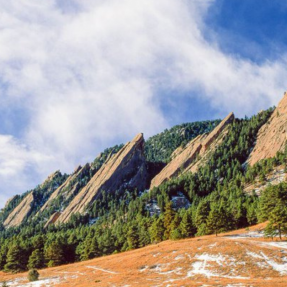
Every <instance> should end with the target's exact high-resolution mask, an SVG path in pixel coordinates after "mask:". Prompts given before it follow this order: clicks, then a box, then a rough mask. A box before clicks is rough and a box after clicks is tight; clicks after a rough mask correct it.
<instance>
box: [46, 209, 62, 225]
mask: <svg viewBox="0 0 287 287" xmlns="http://www.w3.org/2000/svg"><path fill="white" fill-rule="evenodd" d="M60 215H61V212H58V211H57V212H55V213H53V214H52V216H51V217H50V218H49V220H48V221H47V222H46V224H45V226H44V228H47V227H48V226H49V225H51V224H54V223H55V222H56V221H57V219H58V218H59V216H60Z"/></svg>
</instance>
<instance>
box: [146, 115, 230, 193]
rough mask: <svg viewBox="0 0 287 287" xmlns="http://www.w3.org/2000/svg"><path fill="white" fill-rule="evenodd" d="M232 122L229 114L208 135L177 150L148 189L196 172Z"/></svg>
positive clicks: (199, 137)
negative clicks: (181, 174) (184, 173)
mask: <svg viewBox="0 0 287 287" xmlns="http://www.w3.org/2000/svg"><path fill="white" fill-rule="evenodd" d="M233 120H234V114H233V113H230V114H229V115H228V116H227V117H226V118H225V119H224V120H222V121H221V123H220V124H219V125H218V126H217V127H216V128H215V129H214V130H213V131H212V132H211V133H210V134H203V135H199V136H198V137H196V138H195V139H193V140H192V141H191V142H189V143H188V144H187V145H186V147H185V148H184V149H183V148H181V147H180V148H178V149H176V150H175V151H174V153H173V154H172V160H171V162H169V163H168V164H167V165H166V166H165V168H164V169H163V170H162V171H161V172H160V173H159V174H158V175H157V176H155V177H154V179H153V180H152V182H151V186H150V189H152V188H154V187H156V186H159V185H160V184H162V183H164V182H165V181H167V180H169V179H170V178H173V177H176V176H177V175H178V174H179V173H180V172H191V171H192V172H196V170H197V169H198V167H199V166H200V164H201V163H202V162H203V161H204V160H205V159H206V157H207V154H208V151H209V150H210V149H211V148H212V150H213V149H214V148H216V146H218V145H219V144H220V143H221V142H222V140H223V138H224V135H226V131H227V126H228V125H229V124H230V123H231V122H232V121H233Z"/></svg>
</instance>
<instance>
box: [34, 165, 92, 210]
mask: <svg viewBox="0 0 287 287" xmlns="http://www.w3.org/2000/svg"><path fill="white" fill-rule="evenodd" d="M89 171H90V165H89V164H88V163H87V164H86V165H85V166H83V167H81V166H78V167H77V168H76V169H75V171H74V172H73V173H72V174H71V175H70V176H69V177H68V178H67V180H66V181H65V182H64V183H63V184H62V185H61V186H60V187H58V188H57V189H56V190H55V191H54V192H53V193H52V194H51V196H50V197H49V199H48V200H47V202H46V203H45V204H44V205H43V206H42V208H41V210H40V212H44V211H45V210H47V209H49V208H50V207H51V206H52V205H53V202H54V201H55V200H56V199H58V197H59V196H61V198H62V205H65V203H66V202H68V201H69V200H70V199H71V198H72V197H73V196H75V195H76V194H77V193H78V192H79V189H80V188H81V181H82V179H83V178H84V176H85V175H87V174H88V173H89Z"/></svg>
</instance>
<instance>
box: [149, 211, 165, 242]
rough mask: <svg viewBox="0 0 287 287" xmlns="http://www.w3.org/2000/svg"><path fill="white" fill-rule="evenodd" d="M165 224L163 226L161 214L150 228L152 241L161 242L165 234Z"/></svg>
mask: <svg viewBox="0 0 287 287" xmlns="http://www.w3.org/2000/svg"><path fill="white" fill-rule="evenodd" d="M164 231H165V229H164V226H163V218H162V216H160V217H159V218H158V219H155V220H154V222H153V223H152V225H151V227H150V228H149V233H150V238H151V241H152V242H155V243H157V242H160V241H162V240H163V236H164Z"/></svg>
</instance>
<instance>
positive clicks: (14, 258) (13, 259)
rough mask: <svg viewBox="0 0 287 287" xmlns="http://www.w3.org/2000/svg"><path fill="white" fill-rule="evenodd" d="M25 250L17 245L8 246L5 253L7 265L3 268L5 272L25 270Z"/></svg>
mask: <svg viewBox="0 0 287 287" xmlns="http://www.w3.org/2000/svg"><path fill="white" fill-rule="evenodd" d="M24 255H25V250H24V248H23V247H22V246H20V245H19V244H17V243H16V244H13V245H11V246H10V248H9V250H8V253H7V263H6V264H5V266H4V270H5V271H6V272H13V273H17V272H21V271H25V270H26V262H25V261H26V260H25V256H24Z"/></svg>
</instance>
